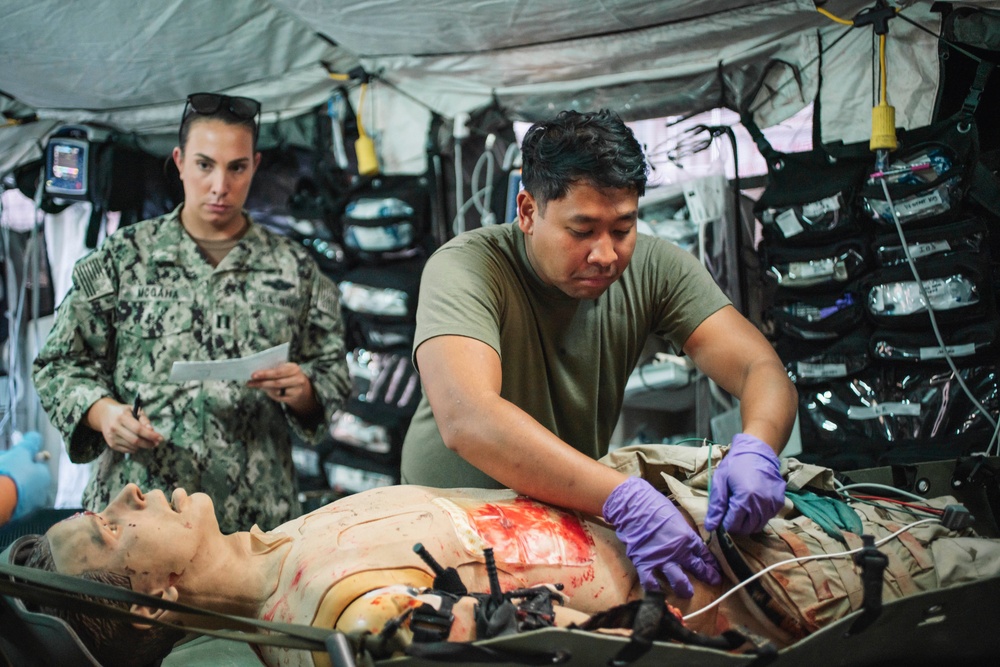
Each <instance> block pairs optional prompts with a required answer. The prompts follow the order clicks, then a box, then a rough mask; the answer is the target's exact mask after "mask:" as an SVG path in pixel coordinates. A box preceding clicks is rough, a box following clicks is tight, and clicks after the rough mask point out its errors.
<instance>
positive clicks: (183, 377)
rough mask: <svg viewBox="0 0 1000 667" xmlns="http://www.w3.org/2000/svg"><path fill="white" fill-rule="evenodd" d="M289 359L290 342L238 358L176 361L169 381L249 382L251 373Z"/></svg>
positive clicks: (278, 364) (272, 366)
mask: <svg viewBox="0 0 1000 667" xmlns="http://www.w3.org/2000/svg"><path fill="white" fill-rule="evenodd" d="M286 361H288V343H282V344H281V345H275V346H274V347H272V348H269V349H267V350H264V351H263V352H257V353H255V354H251V355H248V356H246V357H238V358H236V359H221V360H219V361H175V362H174V365H173V366H171V368H170V378H169V382H190V381H192V380H196V381H204V380H236V381H238V382H247V381H248V380H249V379H250V374H251V373H254V372H256V371H262V370H266V369H268V368H274V367H275V366H280V365H281V364H283V363H285V362H286Z"/></svg>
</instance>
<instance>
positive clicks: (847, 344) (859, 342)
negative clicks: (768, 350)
mask: <svg viewBox="0 0 1000 667" xmlns="http://www.w3.org/2000/svg"><path fill="white" fill-rule="evenodd" d="M775 349H776V351H777V353H778V356H779V357H780V358H781V361H782V363H783V364H784V365H785V370H786V371H788V377H790V378H791V379H792V382H794V383H795V384H796V385H797V386H805V385H810V384H816V383H818V382H825V381H828V380H832V379H840V378H846V377H850V376H854V375H857V374H858V373H859V372H861V371H863V370H864V369H865V368H867V367H868V364H869V363H870V362H871V357H870V353H869V335H868V332H867V331H865V330H864V329H862V330H859V331H856V332H855V333H852V334H850V335H847V336H844V337H843V338H840V339H838V340H836V341H834V342H833V343H815V342H805V341H800V340H795V339H789V338H784V339H782V340H779V341H778V343H777V344H776V345H775Z"/></svg>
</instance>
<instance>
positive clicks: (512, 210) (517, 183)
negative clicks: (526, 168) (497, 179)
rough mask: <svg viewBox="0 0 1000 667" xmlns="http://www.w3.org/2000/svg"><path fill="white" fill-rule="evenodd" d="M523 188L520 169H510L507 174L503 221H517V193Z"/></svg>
mask: <svg viewBox="0 0 1000 667" xmlns="http://www.w3.org/2000/svg"><path fill="white" fill-rule="evenodd" d="M523 189H524V186H523V185H522V184H521V170H520V169H512V170H511V172H510V173H509V174H508V175H507V207H506V210H505V211H504V218H503V220H504V222H516V221H517V194H518V193H519V192H520V191H521V190H523Z"/></svg>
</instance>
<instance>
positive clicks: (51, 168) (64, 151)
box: [45, 137, 90, 198]
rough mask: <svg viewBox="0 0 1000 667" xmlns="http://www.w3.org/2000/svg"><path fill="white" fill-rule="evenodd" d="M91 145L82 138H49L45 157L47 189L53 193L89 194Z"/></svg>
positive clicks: (66, 194)
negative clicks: (88, 172)
mask: <svg viewBox="0 0 1000 667" xmlns="http://www.w3.org/2000/svg"><path fill="white" fill-rule="evenodd" d="M89 148H90V145H89V144H88V143H87V142H86V141H82V140H80V139H70V138H68V137H54V138H52V139H49V144H48V147H47V148H46V157H45V167H46V173H45V191H46V192H47V193H49V194H53V195H62V196H76V197H80V198H83V197H84V196H85V195H86V194H87V152H88V151H89Z"/></svg>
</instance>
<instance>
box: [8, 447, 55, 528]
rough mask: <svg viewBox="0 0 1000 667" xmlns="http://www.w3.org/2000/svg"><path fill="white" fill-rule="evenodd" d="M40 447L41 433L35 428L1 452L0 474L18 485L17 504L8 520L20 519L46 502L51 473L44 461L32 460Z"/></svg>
mask: <svg viewBox="0 0 1000 667" xmlns="http://www.w3.org/2000/svg"><path fill="white" fill-rule="evenodd" d="M41 448H42V436H41V435H39V434H38V433H36V432H34V431H30V432H28V433H25V434H24V437H22V438H21V441H20V442H18V443H17V444H16V445H14V446H13V447H11V448H10V449H8V450H7V451H6V452H3V453H0V475H7V476H8V477H10V478H11V479H12V480H13V481H14V486H15V487H17V507H15V508H14V514H13V515H12V516H11V519H20V518H21V517H22V516H25V515H26V514H28V513H30V512H31V511H32V510H35V509H37V508H39V507H41V506H42V505H44V504H45V501H46V499H47V498H48V494H49V485H50V484H52V473H51V472H49V466H48V464H47V463H44V462H37V461H35V456H36V455H37V454H38V452H39V450H40V449H41Z"/></svg>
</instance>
